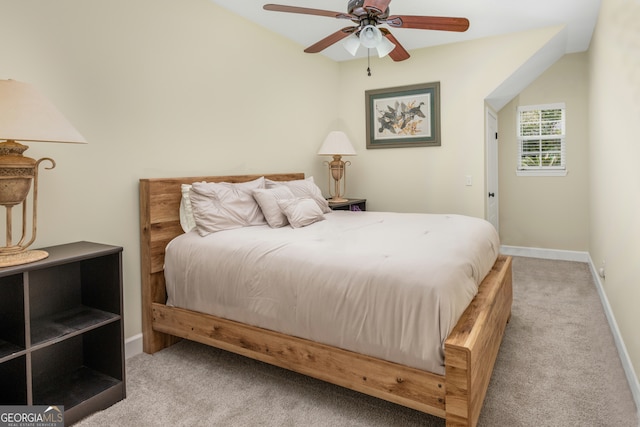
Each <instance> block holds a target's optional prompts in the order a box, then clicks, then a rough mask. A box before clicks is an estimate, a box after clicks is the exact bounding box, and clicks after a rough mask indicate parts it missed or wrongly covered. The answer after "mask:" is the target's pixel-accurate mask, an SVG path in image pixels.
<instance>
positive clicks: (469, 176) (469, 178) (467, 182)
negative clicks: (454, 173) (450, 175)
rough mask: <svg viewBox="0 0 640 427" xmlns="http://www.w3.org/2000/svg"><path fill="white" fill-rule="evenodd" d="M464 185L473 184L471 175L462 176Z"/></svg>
mask: <svg viewBox="0 0 640 427" xmlns="http://www.w3.org/2000/svg"><path fill="white" fill-rule="evenodd" d="M464 185H466V186H467V187H471V185H473V183H472V180H471V175H465V176H464Z"/></svg>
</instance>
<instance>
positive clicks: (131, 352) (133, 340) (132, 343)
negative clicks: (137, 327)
mask: <svg viewBox="0 0 640 427" xmlns="http://www.w3.org/2000/svg"><path fill="white" fill-rule="evenodd" d="M140 353H142V333H139V334H138V335H134V336H132V337H129V338H127V339H126V340H125V341H124V358H125V359H129V358H130V357H133V356H135V355H138V354H140Z"/></svg>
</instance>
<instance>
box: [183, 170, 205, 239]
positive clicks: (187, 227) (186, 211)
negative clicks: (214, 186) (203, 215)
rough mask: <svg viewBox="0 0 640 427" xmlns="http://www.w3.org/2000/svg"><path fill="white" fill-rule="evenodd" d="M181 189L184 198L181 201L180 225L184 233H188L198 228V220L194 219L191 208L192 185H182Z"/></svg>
mask: <svg viewBox="0 0 640 427" xmlns="http://www.w3.org/2000/svg"><path fill="white" fill-rule="evenodd" d="M203 182H204V181H203ZM180 189H181V191H182V198H181V199H180V225H181V226H182V229H183V230H184V232H185V233H188V232H189V231H191V230H193V228H194V227H195V226H196V220H195V218H194V217H193V208H192V207H191V198H189V191H190V190H191V184H182V185H181V186H180Z"/></svg>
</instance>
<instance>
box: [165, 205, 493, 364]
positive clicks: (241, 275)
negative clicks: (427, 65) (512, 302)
mask: <svg viewBox="0 0 640 427" xmlns="http://www.w3.org/2000/svg"><path fill="white" fill-rule="evenodd" d="M325 217H326V219H325V220H323V221H320V222H317V223H314V224H312V225H309V226H307V227H303V228H295V229H294V228H291V227H282V228H270V227H269V226H268V225H261V226H253V227H245V228H239V229H234V230H226V231H220V232H217V233H213V234H210V235H208V236H206V237H201V236H200V235H198V233H197V232H195V231H191V232H189V233H185V234H182V235H180V236H178V237H176V238H175V239H174V240H172V241H171V242H170V243H169V245H168V246H167V248H166V255H165V268H164V272H165V279H166V288H167V295H168V300H167V305H171V306H176V307H182V308H186V309H190V310H194V311H198V312H203V313H208V314H212V315H215V316H218V317H222V318H226V319H230V320H234V321H238V322H242V323H246V324H250V325H254V326H258V327H261V328H266V329H270V330H274V331H278V332H282V333H284V334H288V335H293V336H297V337H300V338H305V339H309V340H313V341H316V342H320V343H324V344H328V345H332V346H335V347H339V348H343V349H345V350H350V351H354V352H357V353H362V354H366V355H370V356H373V357H376V358H380V359H385V360H388V361H391V362H396V363H400V364H403V365H407V366H411V367H415V368H418V369H422V370H427V371H430V372H433V373H436V374H444V341H445V339H446V338H447V336H448V335H449V333H450V332H451V330H452V329H453V327H454V326H455V325H456V323H457V321H458V319H459V318H460V316H461V315H462V313H463V311H464V310H465V308H466V307H467V306H468V305H469V303H470V302H471V300H472V299H473V297H474V296H475V295H476V293H477V291H478V285H479V284H480V283H481V282H482V280H483V279H484V277H485V276H486V275H487V273H488V272H489V271H490V269H491V267H492V266H493V264H494V262H495V260H496V258H497V256H498V253H499V248H500V242H499V238H498V234H497V232H496V231H495V229H494V227H493V226H492V225H491V224H490V223H488V222H487V221H485V220H482V219H479V218H473V217H468V216H462V215H436V214H409V213H388V212H370V211H367V212H348V211H335V212H331V213H329V214H326V215H325Z"/></svg>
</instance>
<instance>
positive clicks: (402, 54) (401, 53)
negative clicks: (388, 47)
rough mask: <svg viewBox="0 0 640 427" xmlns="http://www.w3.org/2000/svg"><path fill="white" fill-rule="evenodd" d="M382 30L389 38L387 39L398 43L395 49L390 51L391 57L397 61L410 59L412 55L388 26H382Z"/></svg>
mask: <svg viewBox="0 0 640 427" xmlns="http://www.w3.org/2000/svg"><path fill="white" fill-rule="evenodd" d="M380 31H381V32H382V34H383V35H384V36H385V37H386V38H387V40H389V41H390V42H391V43H393V44H395V45H396V47H395V49H393V50H392V51H391V52H390V53H389V58H391V59H393V60H394V61H396V62H398V61H404V60H405V59H409V57H410V56H411V55H409V52H407V51H406V50H405V48H404V47H402V45H401V44H400V42H399V41H398V39H396V38H395V37H394V36H393V34H391V32H390V31H389V30H387V29H386V28H380Z"/></svg>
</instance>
